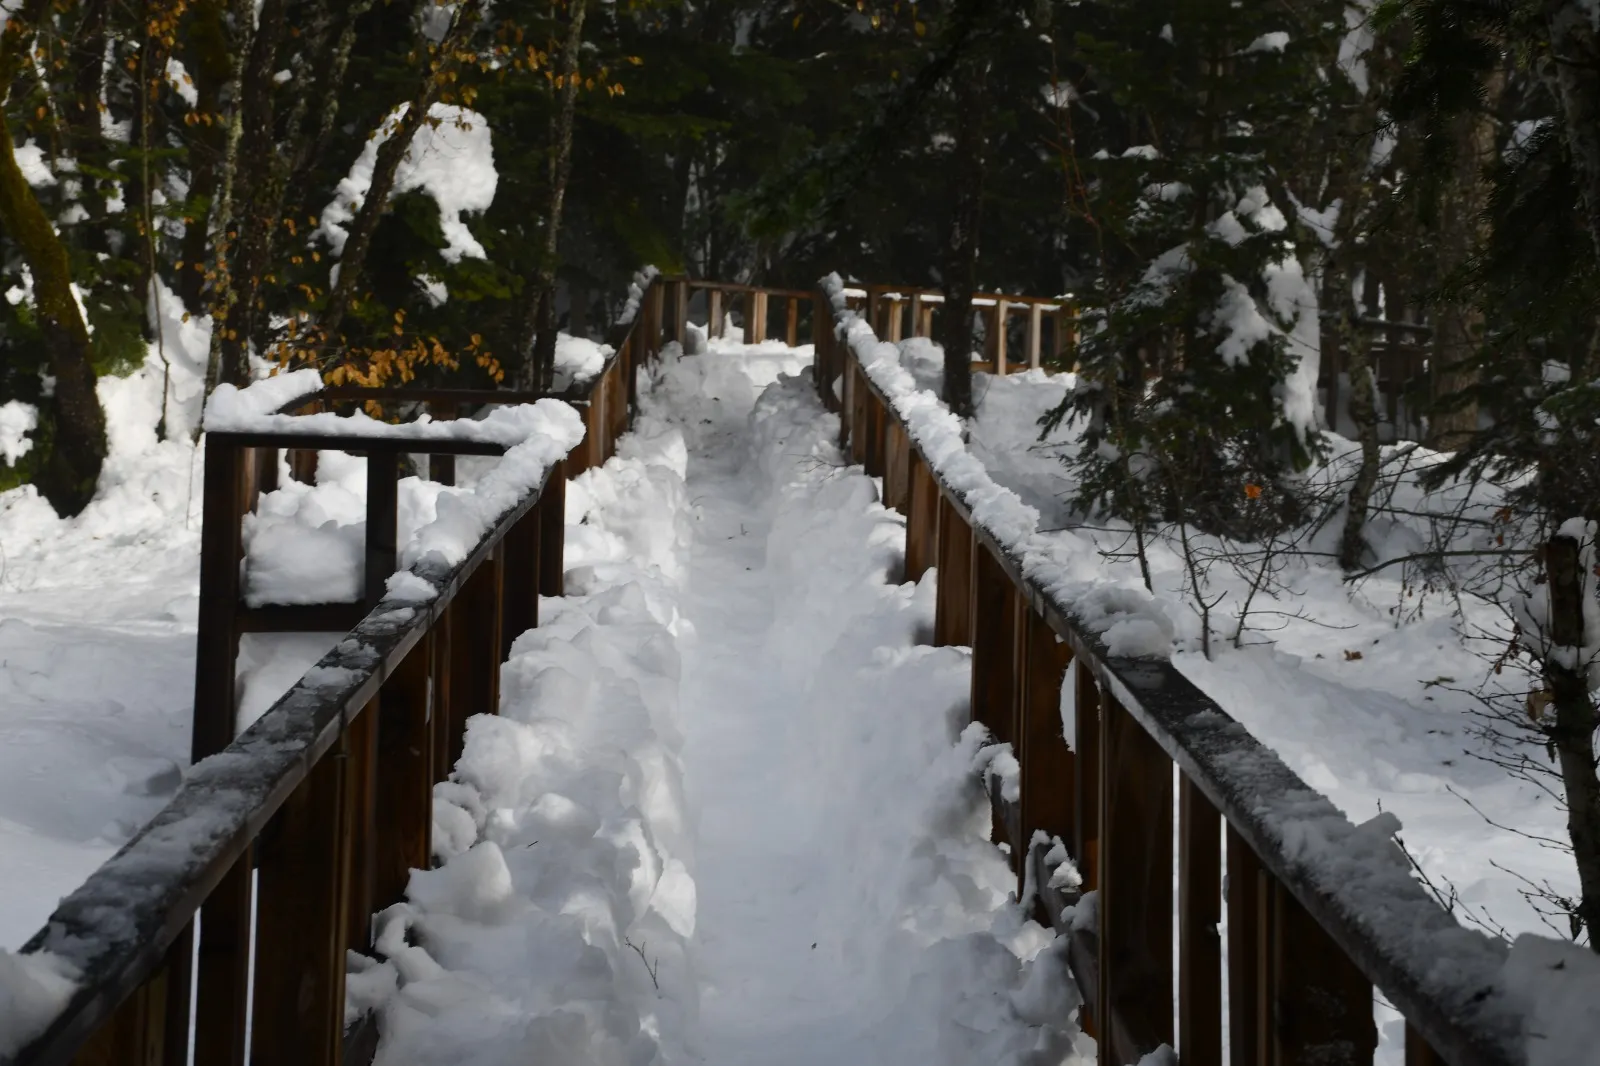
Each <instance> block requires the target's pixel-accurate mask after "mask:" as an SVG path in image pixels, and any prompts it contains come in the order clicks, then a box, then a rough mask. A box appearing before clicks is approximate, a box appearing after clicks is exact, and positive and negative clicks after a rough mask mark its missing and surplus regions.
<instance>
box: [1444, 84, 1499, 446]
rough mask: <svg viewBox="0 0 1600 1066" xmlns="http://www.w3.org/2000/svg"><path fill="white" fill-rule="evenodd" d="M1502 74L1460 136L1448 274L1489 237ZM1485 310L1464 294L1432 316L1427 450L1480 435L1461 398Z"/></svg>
mask: <svg viewBox="0 0 1600 1066" xmlns="http://www.w3.org/2000/svg"><path fill="white" fill-rule="evenodd" d="M1505 88H1506V75H1505V71H1504V70H1503V69H1501V70H1496V71H1495V72H1494V73H1493V74H1491V75H1490V77H1489V80H1488V83H1487V84H1486V85H1485V86H1484V100H1483V108H1482V110H1480V111H1478V112H1476V113H1474V114H1471V115H1468V116H1467V117H1466V119H1465V120H1464V122H1463V124H1462V128H1461V129H1460V131H1459V134H1458V135H1459V137H1460V140H1461V143H1462V147H1463V149H1464V151H1465V153H1466V156H1467V159H1466V165H1465V166H1459V167H1456V168H1455V169H1454V176H1453V179H1452V181H1451V186H1452V188H1451V189H1450V190H1449V193H1448V196H1449V202H1448V204H1447V205H1446V207H1445V211H1444V215H1443V219H1442V223H1443V225H1442V228H1443V232H1442V233H1441V234H1440V238H1441V240H1440V244H1441V246H1442V250H1443V251H1444V253H1445V261H1444V262H1443V263H1442V264H1441V266H1442V268H1443V270H1444V271H1445V272H1446V273H1448V272H1451V271H1455V270H1459V269H1461V268H1462V267H1463V266H1464V265H1465V264H1466V263H1467V262H1468V261H1469V260H1470V259H1471V257H1472V256H1473V254H1474V253H1475V252H1476V251H1477V250H1478V248H1479V247H1481V246H1482V244H1483V242H1484V240H1485V239H1486V238H1487V237H1488V226H1487V225H1486V222H1485V218H1484V211H1485V209H1486V208H1487V206H1488V194H1489V183H1488V180H1487V179H1486V178H1485V176H1484V168H1485V167H1487V166H1489V165H1490V164H1491V163H1493V162H1494V159H1495V153H1496V151H1497V149H1498V147H1499V110H1500V101H1501V97H1502V96H1503V95H1504V94H1505ZM1483 329H1484V318H1483V309H1482V308H1481V307H1480V306H1479V305H1478V302H1477V301H1476V300H1475V299H1473V298H1472V297H1470V296H1467V295H1462V296H1459V297H1457V298H1456V299H1454V300H1450V301H1448V302H1445V303H1443V304H1441V305H1440V306H1439V307H1438V309H1437V313H1436V316H1435V327H1434V333H1433V351H1432V352H1431V353H1430V357H1431V359H1432V370H1433V373H1432V375H1431V377H1432V378H1433V390H1432V392H1433V395H1432V399H1433V402H1434V405H1435V407H1436V408H1437V409H1436V410H1434V411H1433V412H1432V417H1431V418H1430V419H1429V424H1428V447H1430V448H1436V449H1438V450H1440V451H1454V450H1456V449H1457V448H1460V447H1462V446H1463V445H1464V444H1466V443H1467V441H1468V440H1469V439H1470V438H1471V437H1472V435H1473V434H1475V433H1477V432H1478V404H1477V401H1476V400H1475V399H1471V398H1470V397H1463V396H1462V394H1463V393H1464V392H1466V391H1467V390H1470V389H1472V388H1473V387H1475V386H1476V385H1477V384H1478V370H1477V368H1476V367H1475V366H1472V365H1470V364H1471V362H1472V360H1473V359H1474V358H1475V357H1476V356H1477V354H1478V348H1479V346H1480V345H1481V344H1482V343H1483Z"/></svg>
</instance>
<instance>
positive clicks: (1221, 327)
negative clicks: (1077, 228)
mask: <svg viewBox="0 0 1600 1066" xmlns="http://www.w3.org/2000/svg"><path fill="white" fill-rule="evenodd" d="M1085 7H1086V8H1088V9H1089V10H1087V11H1086V12H1085V16H1086V17H1085V20H1084V28H1083V29H1082V31H1081V32H1080V34H1079V38H1078V47H1079V48H1080V49H1081V51H1082V54H1083V58H1084V63H1085V65H1086V66H1087V67H1088V68H1089V69H1091V70H1092V71H1093V75H1092V79H1091V81H1092V85H1093V88H1094V91H1096V92H1097V93H1099V94H1102V95H1104V96H1105V97H1106V98H1108V99H1109V100H1110V101H1112V102H1114V103H1115V105H1116V113H1115V118H1116V120H1117V125H1116V126H1115V127H1113V128H1111V129H1108V130H1107V131H1106V137H1105V143H1106V144H1107V145H1108V147H1106V148H1101V149H1100V150H1099V151H1098V152H1096V153H1095V154H1094V156H1093V157H1092V158H1090V159H1079V160H1077V163H1078V164H1079V165H1081V167H1082V168H1083V171H1084V173H1085V174H1086V175H1087V176H1088V179H1089V182H1090V183H1089V184H1086V186H1085V191H1086V196H1085V204H1084V211H1085V214H1086V215H1087V216H1088V217H1090V218H1092V220H1093V223H1094V225H1095V227H1096V230H1097V239H1098V242H1099V247H1098V252H1099V255H1100V267H1101V270H1100V275H1099V277H1098V278H1097V280H1096V288H1095V290H1094V291H1093V294H1092V296H1091V298H1090V300H1089V304H1090V306H1091V307H1092V308H1093V310H1091V311H1089V312H1087V313H1086V314H1085V321H1084V323H1083V331H1082V332H1083V336H1082V340H1081V342H1080V350H1079V363H1080V371H1079V375H1080V376H1079V385H1078V387H1077V389H1076V390H1075V391H1074V393H1073V394H1071V395H1070V396H1069V397H1068V399H1067V400H1066V401H1065V402H1064V404H1063V406H1062V407H1061V408H1060V409H1058V410H1057V411H1056V412H1054V413H1053V415H1052V416H1051V418H1052V420H1053V421H1055V420H1060V419H1062V418H1068V417H1070V418H1073V419H1075V420H1079V421H1081V422H1083V424H1084V426H1085V436H1084V447H1083V448H1082V450H1081V452H1080V453H1079V455H1078V456H1077V458H1076V459H1074V460H1073V461H1072V466H1073V468H1074V473H1075V475H1076V476H1077V478H1078V483H1079V485H1080V489H1079V503H1080V504H1081V505H1082V506H1084V507H1085V508H1089V509H1101V508H1103V509H1105V510H1108V511H1109V512H1110V513H1113V514H1116V515H1118V516H1120V517H1124V518H1127V519H1129V520H1131V521H1133V522H1135V523H1138V524H1140V525H1143V524H1147V523H1151V522H1154V521H1174V522H1182V523H1192V524H1194V525H1196V526H1198V527H1200V528H1202V529H1206V530H1209V531H1213V532H1218V533H1228V534H1232V535H1238V536H1245V537H1251V536H1256V535H1259V534H1261V533H1264V532H1267V531H1269V530H1272V529H1275V528H1278V527H1281V526H1282V525H1283V524H1285V523H1288V522H1292V521H1294V520H1295V519H1297V518H1299V517H1300V514H1301V499H1300V496H1301V493H1300V490H1299V488H1298V486H1297V480H1296V478H1295V474H1296V472H1297V471H1299V470H1301V469H1303V468H1304V467H1305V466H1306V465H1307V464H1308V462H1309V461H1310V459H1311V457H1312V456H1313V454H1314V453H1315V452H1316V450H1317V447H1318V442H1317V426H1316V416H1315V385H1316V375H1317V363H1316V356H1317V352H1318V350H1319V344H1320V324H1319V321H1318V312H1317V301H1316V293H1315V289H1314V287H1313V285H1312V279H1311V278H1309V277H1308V276H1307V271H1306V269H1305V267H1304V265H1303V262H1302V255H1303V253H1304V252H1306V251H1307V249H1308V246H1309V244H1310V241H1311V240H1312V237H1311V236H1310V235H1309V234H1308V233H1307V232H1306V230H1305V227H1303V226H1302V225H1300V223H1299V222H1298V220H1297V218H1296V212H1295V209H1294V205H1293V203H1292V202H1291V200H1290V198H1289V196H1288V193H1287V189H1286V186H1285V181H1284V179H1285V174H1284V172H1283V169H1282V167H1281V166H1279V165H1277V160H1276V159H1275V155H1276V152H1277V149H1278V146H1280V145H1282V144H1284V143H1285V142H1290V143H1292V142H1296V141H1300V140H1303V137H1301V136H1300V133H1301V130H1302V129H1303V124H1305V123H1307V122H1308V121H1310V118H1309V116H1312V115H1314V114H1315V113H1316V112H1317V109H1318V108H1319V107H1320V106H1321V96H1322V94H1323V93H1324V91H1325V90H1324V87H1323V86H1324V84H1325V82H1324V81H1322V80H1320V79H1317V78H1314V77H1307V76H1306V72H1307V69H1308V67H1309V66H1311V65H1314V64H1316V63H1317V62H1318V61H1319V60H1320V59H1321V58H1322V56H1321V51H1322V48H1323V45H1324V42H1323V41H1322V40H1321V38H1319V37H1318V36H1315V35H1313V36H1305V35H1302V36H1300V37H1296V35H1295V31H1298V30H1300V29H1301V27H1300V26H1299V25H1296V24H1295V23H1294V22H1292V21H1291V20H1290V18H1289V15H1288V14H1287V13H1286V11H1285V9H1283V8H1280V7H1277V6H1274V5H1254V4H1245V5H1239V4H1234V3H1231V2H1230V0H1200V2H1193V3H1149V2H1146V0H1104V2H1101V3H1097V4H1094V5H1085ZM1331 21H1332V20H1328V19H1323V20H1318V21H1317V22H1314V23H1313V25H1316V26H1321V25H1323V24H1325V23H1328V22H1331Z"/></svg>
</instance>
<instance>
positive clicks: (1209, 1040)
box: [1178, 775, 1222, 1066]
mask: <svg viewBox="0 0 1600 1066" xmlns="http://www.w3.org/2000/svg"><path fill="white" fill-rule="evenodd" d="M1221 828H1222V820H1221V817H1220V816H1219V815H1218V814H1217V809H1216V808H1215V807H1213V806H1212V805H1211V801H1210V800H1208V799H1206V797H1205V795H1204V794H1203V793H1202V792H1201V791H1200V790H1199V789H1198V788H1196V787H1195V785H1194V782H1193V781H1191V780H1189V778H1188V776H1187V775H1181V778H1180V781H1179V785H1178V834H1179V836H1178V1046H1179V1047H1181V1048H1183V1061H1184V1066H1222V939H1221V937H1220V935H1219V933H1218V931H1217V923H1218V921H1220V920H1221V918H1222V835H1221Z"/></svg>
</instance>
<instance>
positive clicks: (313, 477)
mask: <svg viewBox="0 0 1600 1066" xmlns="http://www.w3.org/2000/svg"><path fill="white" fill-rule="evenodd" d="M285 454H286V455H287V456H288V460H289V476H290V477H291V478H293V479H294V480H295V481H298V482H300V483H301V484H302V485H315V484H316V483H317V452H316V449H314V448H288V449H286V450H285ZM450 461H451V463H452V464H453V463H454V462H455V458H454V456H452V457H451V460H450ZM435 480H437V479H435Z"/></svg>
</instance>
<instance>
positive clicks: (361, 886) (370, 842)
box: [341, 697, 391, 1024]
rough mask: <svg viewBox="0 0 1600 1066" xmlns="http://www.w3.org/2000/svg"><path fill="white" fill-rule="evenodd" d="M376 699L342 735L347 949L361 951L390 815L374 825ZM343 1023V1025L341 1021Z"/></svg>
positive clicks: (368, 927)
mask: <svg viewBox="0 0 1600 1066" xmlns="http://www.w3.org/2000/svg"><path fill="white" fill-rule="evenodd" d="M379 699H380V697H374V698H373V699H372V700H370V701H369V702H368V703H367V706H366V707H365V708H364V709H363V710H362V712H361V713H360V714H359V715H358V716H357V717H356V719H355V721H353V722H351V723H350V725H349V727H348V728H347V729H346V731H345V752H346V756H345V757H346V760H347V764H346V766H345V771H344V772H345V782H346V785H345V792H346V796H347V797H348V798H347V802H348V803H349V809H350V818H349V822H350V840H349V845H348V847H349V852H350V857H349V860H348V861H349V864H350V873H349V887H348V889H347V890H346V892H345V909H346V913H345V946H346V947H347V948H349V949H350V950H352V951H365V950H366V949H367V948H368V947H370V946H371V942H372V915H373V913H374V912H375V911H376V910H377V907H375V906H374V905H373V898H374V893H375V878H376V871H377V858H378V836H379V833H380V832H382V833H388V832H390V831H391V825H390V813H389V812H388V811H387V810H386V811H384V817H383V825H382V827H381V828H380V826H379V824H378V715H379V711H380V703H379ZM341 1024H342V1023H341Z"/></svg>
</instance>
